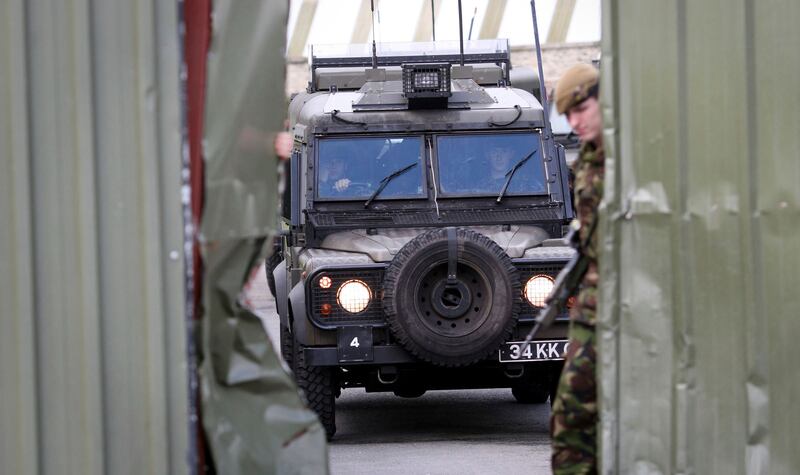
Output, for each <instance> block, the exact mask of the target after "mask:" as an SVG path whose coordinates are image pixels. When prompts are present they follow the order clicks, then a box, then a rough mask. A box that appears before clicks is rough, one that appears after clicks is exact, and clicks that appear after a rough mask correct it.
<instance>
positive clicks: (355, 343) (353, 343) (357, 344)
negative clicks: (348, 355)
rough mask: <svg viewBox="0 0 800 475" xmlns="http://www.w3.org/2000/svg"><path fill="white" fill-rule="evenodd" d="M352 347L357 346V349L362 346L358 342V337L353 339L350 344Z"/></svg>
mask: <svg viewBox="0 0 800 475" xmlns="http://www.w3.org/2000/svg"><path fill="white" fill-rule="evenodd" d="M350 346H355V347H356V348H358V347H359V346H361V343H359V342H358V337H355V338H353V341H351V342H350Z"/></svg>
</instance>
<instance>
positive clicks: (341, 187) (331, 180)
mask: <svg viewBox="0 0 800 475" xmlns="http://www.w3.org/2000/svg"><path fill="white" fill-rule="evenodd" d="M346 169H347V164H346V162H345V160H344V159H343V158H341V157H332V158H330V159H328V160H325V161H324V163H320V170H319V191H320V195H325V196H332V195H336V194H339V193H342V192H344V191H346V190H347V188H349V187H350V183H352V181H351V180H350V179H349V178H347V177H346V176H345V175H346V173H345V171H346Z"/></svg>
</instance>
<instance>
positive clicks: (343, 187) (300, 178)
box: [272, 40, 573, 437]
mask: <svg viewBox="0 0 800 475" xmlns="http://www.w3.org/2000/svg"><path fill="white" fill-rule="evenodd" d="M459 50H460V48H459V44H458V43H443V42H437V43H413V44H402V45H397V44H391V45H389V44H383V45H380V48H379V53H380V54H379V55H377V57H376V55H371V54H370V53H369V46H368V45H349V46H347V47H343V48H340V49H337V48H334V47H329V48H323V47H315V48H312V53H311V55H310V66H311V81H310V83H309V87H308V90H307V91H306V92H305V93H301V94H299V95H297V96H295V97H294V98H293V99H292V101H291V104H290V107H289V116H290V122H291V127H292V129H291V130H292V131H293V136H294V150H293V154H292V157H291V162H290V169H291V170H290V174H289V184H288V186H289V190H288V198H287V199H285V205H286V208H285V211H284V213H285V216H286V220H287V224H288V229H289V231H288V233H287V234H286V235H285V236H284V238H283V246H282V251H281V252H282V258H283V260H282V261H281V262H280V263H278V264H277V265H276V266H275V268H274V269H272V276H273V278H274V281H275V284H276V289H275V290H276V293H275V295H276V301H277V308H278V313H279V316H280V331H281V333H280V340H281V353H282V355H283V357H284V359H285V360H286V361H287V363H288V364H289V365H290V367H291V368H292V369H293V371H294V375H295V378H296V380H297V383H298V386H299V387H300V388H301V389H302V391H303V392H304V394H305V397H306V399H307V401H308V404H309V405H310V407H311V408H313V409H314V410H315V411H316V412H317V413H318V414H319V417H320V419H321V421H322V423H323V425H324V427H325V429H326V431H327V434H328V436H329V437H332V436H333V434H334V432H335V430H336V426H335V411H334V408H335V399H336V397H337V396H338V395H339V394H340V392H341V390H342V389H346V388H355V387H361V388H365V390H366V391H367V392H373V391H392V392H394V393H395V394H396V395H398V396H401V397H418V396H421V395H422V394H423V393H425V391H427V390H434V389H465V388H510V389H511V392H512V394H513V396H514V397H515V398H516V399H517V400H518V401H520V402H523V403H544V402H546V401H547V399H548V397H550V396H551V393H552V392H553V391H554V388H555V386H556V384H557V379H558V375H559V372H560V369H561V366H562V365H563V362H562V361H561V358H562V355H563V352H564V350H565V346H566V334H567V325H566V320H567V317H566V315H562V316H560V317H559V319H558V320H557V322H556V324H555V325H553V326H551V327H549V328H548V329H547V331H545V332H543V333H541V334H540V335H538V336H537V339H536V340H535V341H534V342H533V344H532V345H530V346H529V347H527V348H525V349H523V348H522V347H521V345H520V342H521V341H522V340H523V339H524V338H525V335H526V333H527V332H528V331H529V329H530V328H531V327H532V325H533V320H534V318H535V315H536V312H537V309H538V308H539V307H541V306H542V305H543V302H544V299H545V298H546V296H547V295H548V293H549V291H550V289H551V288H552V285H553V280H554V277H555V276H556V275H557V273H558V271H559V270H560V269H561V268H562V267H563V266H564V264H565V263H566V262H567V261H568V260H569V258H570V257H571V255H572V250H571V249H570V248H568V247H565V246H564V244H563V240H562V239H561V238H562V236H563V234H564V231H565V229H566V227H567V224H568V223H569V222H570V221H571V219H572V217H573V208H572V204H571V201H570V193H569V189H568V181H567V168H566V162H565V159H564V154H563V149H562V148H561V147H560V146H558V145H557V144H556V143H555V141H554V140H553V138H552V134H551V133H550V131H549V130H550V129H549V125H548V124H547V123H546V119H545V118H546V114H544V113H543V108H542V105H541V103H540V102H539V101H538V100H537V99H536V98H535V97H534V95H533V94H532V93H531V91H530V90H524V89H519V88H515V87H513V85H512V83H511V80H512V78H513V75H512V74H511V62H510V55H509V49H508V42H507V41H505V40H489V41H483V40H482V41H472V42H469V43H468V46H467V48H466V51H463V50H462V52H459Z"/></svg>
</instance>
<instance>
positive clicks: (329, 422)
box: [292, 340, 338, 440]
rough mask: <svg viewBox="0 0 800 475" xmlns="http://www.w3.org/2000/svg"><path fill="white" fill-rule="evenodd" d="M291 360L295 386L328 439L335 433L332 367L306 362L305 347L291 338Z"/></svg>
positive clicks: (334, 396) (334, 395)
mask: <svg viewBox="0 0 800 475" xmlns="http://www.w3.org/2000/svg"><path fill="white" fill-rule="evenodd" d="M293 346H294V348H293V350H294V351H293V354H292V360H293V362H294V377H295V380H296V381H297V387H298V388H299V389H300V390H301V393H302V395H303V399H304V401H305V403H306V404H307V405H308V407H309V408H310V409H311V410H313V411H314V412H316V413H317V417H319V421H320V422H321V423H322V427H324V428H325V435H326V436H327V438H328V440H331V439H332V438H333V435H334V434H335V433H336V408H335V400H336V393H335V391H334V389H338V388H334V387H333V386H334V382H335V378H334V377H333V368H332V367H328V366H309V365H308V364H306V357H305V351H304V350H305V347H304V346H303V345H302V344H301V343H300V342H298V341H297V340H293Z"/></svg>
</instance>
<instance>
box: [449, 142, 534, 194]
mask: <svg viewBox="0 0 800 475" xmlns="http://www.w3.org/2000/svg"><path fill="white" fill-rule="evenodd" d="M539 143H540V142H539V136H538V135H536V134H494V135H460V136H440V137H439V138H438V161H439V186H440V189H441V191H442V193H443V194H454V195H491V196H497V195H498V194H499V193H500V191H501V190H502V189H503V185H504V184H505V182H506V180H508V178H509V176H510V175H511V174H510V172H511V169H512V168H514V166H515V165H516V164H517V163H519V162H520V160H523V159H525V158H526V157H527V156H528V155H529V154H531V152H534V154H533V155H532V156H531V158H530V159H529V160H527V161H526V162H525V163H523V164H522V165H521V166H519V169H517V170H516V171H515V172H514V174H513V176H512V177H511V181H510V182H509V184H508V189H507V190H506V193H505V194H506V195H519V194H536V193H543V192H545V191H546V187H545V180H544V167H543V165H542V159H541V157H540V156H539Z"/></svg>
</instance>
